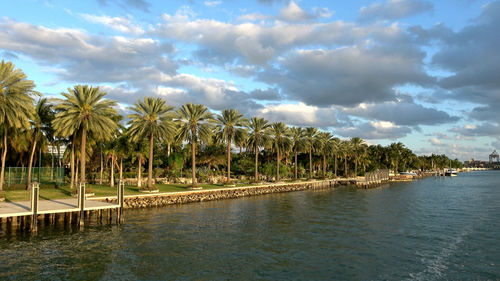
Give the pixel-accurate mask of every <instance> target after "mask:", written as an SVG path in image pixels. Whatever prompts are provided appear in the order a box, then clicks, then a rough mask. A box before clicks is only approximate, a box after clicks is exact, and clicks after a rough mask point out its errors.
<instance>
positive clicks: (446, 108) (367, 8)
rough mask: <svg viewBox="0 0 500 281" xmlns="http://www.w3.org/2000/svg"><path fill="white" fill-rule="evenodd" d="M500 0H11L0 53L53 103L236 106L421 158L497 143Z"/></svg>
mask: <svg viewBox="0 0 500 281" xmlns="http://www.w3.org/2000/svg"><path fill="white" fill-rule="evenodd" d="M499 26H500V1H481V0H453V1H447V0H441V1H426V0H380V1H368V0H360V1H356V0H352V1H340V0H330V1H305V0H303V1H300V0H295V1H289V0H252V1H236V0H207V1H200V0H184V1H182V0H178V1H175V0H170V1H152V0H88V1H58V0H40V1H39V0H17V1H4V3H2V9H1V10H0V59H3V60H6V61H11V62H13V63H14V64H15V65H16V67H18V68H21V69H22V70H23V71H24V72H25V73H26V74H27V76H28V79H30V80H34V81H35V83H36V85H37V88H36V90H37V91H39V92H41V93H43V94H44V95H46V96H50V97H58V96H60V93H61V92H65V91H67V88H68V87H72V86H74V85H76V84H89V85H92V86H99V87H100V89H101V90H103V91H105V92H107V97H108V98H111V99H115V100H117V101H118V102H119V105H120V108H119V110H120V111H121V112H122V113H124V114H125V113H126V112H127V111H128V109H127V107H128V106H130V105H132V104H133V103H134V102H136V101H137V100H138V99H142V98H143V97H144V96H160V97H163V98H165V99H166V101H167V103H168V104H171V105H176V106H177V105H181V104H184V103H188V102H192V103H201V104H204V105H206V106H208V107H209V108H210V109H211V110H212V111H213V112H215V113H217V112H220V111H221V110H223V109H225V108H235V109H237V110H239V111H240V112H242V113H243V114H245V115H246V116H247V117H252V116H258V117H264V118H266V119H267V120H269V121H271V122H280V121H283V122H285V123H287V124H289V125H293V126H314V127H318V128H320V129H321V130H324V131H329V132H331V133H333V134H334V136H337V137H340V138H342V139H347V138H350V137H362V138H363V139H365V140H366V141H367V143H369V144H381V145H387V144H390V143H391V142H398V141H400V142H403V143H404V144H405V145H406V146H407V147H409V148H410V149H412V150H413V151H414V152H415V153H417V154H419V155H428V154H430V153H437V154H441V153H446V154H447V155H448V156H450V157H452V158H458V159H460V160H468V159H470V158H474V159H480V160H487V159H488V155H489V154H490V153H491V152H492V151H493V149H497V150H500V121H499V120H500V113H499V110H500V47H499V46H500V29H499Z"/></svg>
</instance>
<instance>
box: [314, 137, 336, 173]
mask: <svg viewBox="0 0 500 281" xmlns="http://www.w3.org/2000/svg"><path fill="white" fill-rule="evenodd" d="M332 139H333V136H332V134H330V133H328V132H319V133H318V136H317V142H318V147H319V149H320V151H321V154H322V156H323V178H325V177H326V156H327V155H330V154H331V153H332Z"/></svg>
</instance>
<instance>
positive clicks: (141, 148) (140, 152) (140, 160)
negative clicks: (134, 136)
mask: <svg viewBox="0 0 500 281" xmlns="http://www.w3.org/2000/svg"><path fill="white" fill-rule="evenodd" d="M146 146H147V144H145V145H143V143H136V145H135V146H134V147H133V152H132V163H133V162H135V161H137V165H138V167H137V187H139V188H140V187H141V186H142V164H144V163H146V161H145V160H146V156H145V155H146V153H147V151H146V150H145V147H146Z"/></svg>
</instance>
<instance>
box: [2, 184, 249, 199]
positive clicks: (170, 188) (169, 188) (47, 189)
mask: <svg viewBox="0 0 500 281" xmlns="http://www.w3.org/2000/svg"><path fill="white" fill-rule="evenodd" d="M250 185H253V184H248V183H239V184H236V186H237V187H239V186H250ZM190 186H191V185H190V184H157V185H155V186H154V187H155V188H156V189H158V190H159V191H160V192H180V191H188V190H189V187H190ZM200 186H201V187H202V188H203V189H217V188H225V187H226V186H224V185H223V184H200ZM89 187H90V191H91V192H92V193H94V196H95V197H106V196H116V187H110V186H108V185H95V184H91V185H88V186H87V191H89ZM124 191H125V195H138V194H144V193H142V192H140V191H139V188H138V187H137V186H125V190H124ZM75 194H76V191H75V189H70V188H69V186H60V187H54V186H53V185H48V186H43V185H42V186H41V187H40V199H41V200H49V199H62V198H71V197H72V196H76V195H75ZM28 200H30V192H29V191H27V190H25V189H24V188H22V187H19V188H12V189H7V190H5V201H7V202H13V201H28Z"/></svg>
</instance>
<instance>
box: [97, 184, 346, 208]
mask: <svg viewBox="0 0 500 281" xmlns="http://www.w3.org/2000/svg"><path fill="white" fill-rule="evenodd" d="M338 185H339V183H338V182H336V181H335V180H326V181H312V182H300V183H284V184H272V185H263V186H248V187H232V188H221V189H211V190H197V191H185V192H170V193H156V194H147V195H129V196H125V197H124V208H147V207H161V206H167V205H173V204H186V203H194V202H203V201H213V200H223V199H232V198H239V197H247V196H257V195H264V194H271V193H280V192H292V191H301V190H308V189H325V188H333V187H335V186H338ZM92 200H100V201H105V202H110V203H116V198H93V199H92Z"/></svg>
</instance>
